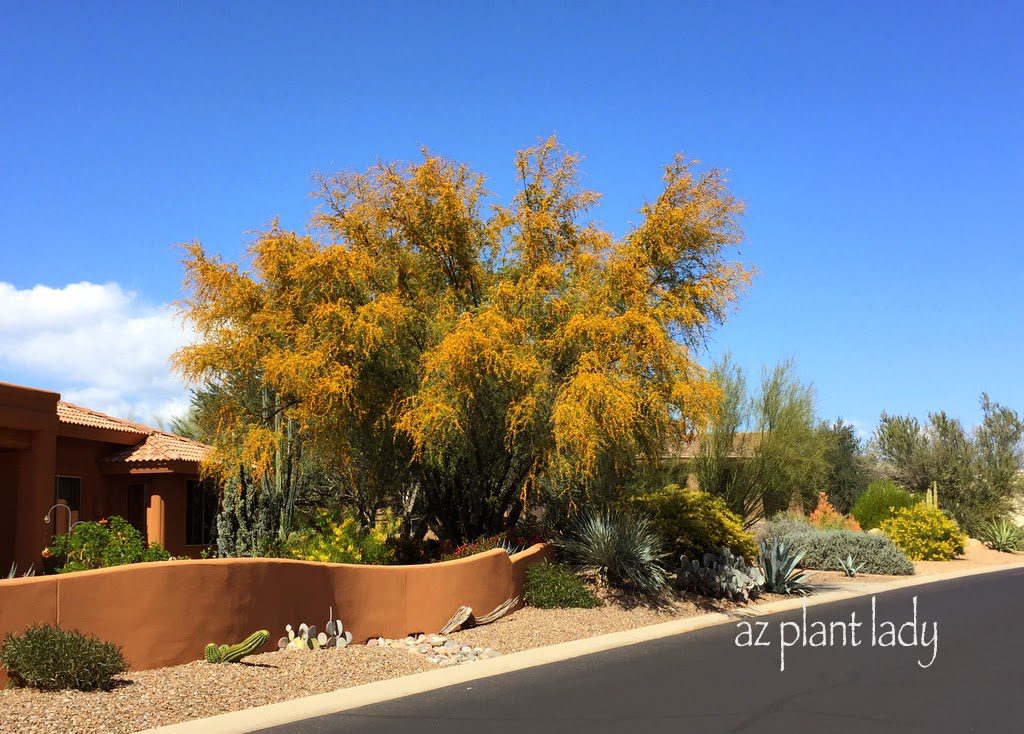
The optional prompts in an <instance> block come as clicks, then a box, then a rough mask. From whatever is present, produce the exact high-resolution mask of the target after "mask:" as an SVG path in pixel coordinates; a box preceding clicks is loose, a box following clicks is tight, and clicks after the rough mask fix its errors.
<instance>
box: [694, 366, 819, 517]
mask: <svg viewBox="0 0 1024 734" xmlns="http://www.w3.org/2000/svg"><path fill="white" fill-rule="evenodd" d="M712 375H713V377H714V378H715V380H716V381H717V383H718V384H719V386H720V388H721V390H722V398H721V401H720V402H719V406H718V411H717V413H716V416H715V419H714V420H713V421H712V422H711V424H710V427H709V428H708V429H707V430H706V431H705V432H703V433H702V434H701V436H700V452H699V455H698V457H697V459H696V460H695V461H694V462H693V467H694V470H695V473H696V475H697V480H698V482H699V484H700V487H701V488H702V489H704V490H706V491H709V492H712V493H714V494H718V495H720V496H721V497H723V498H724V499H725V500H726V503H727V504H728V505H729V507H730V509H732V510H733V511H734V512H736V513H738V514H740V515H741V516H742V517H744V518H745V522H746V523H747V525H752V524H753V523H754V522H756V521H757V520H758V519H760V518H761V517H764V516H765V515H766V514H767V515H771V514H774V513H776V512H778V511H780V510H784V509H786V508H787V507H789V505H790V504H791V502H792V501H793V500H794V499H797V498H799V499H800V500H802V501H803V502H804V503H805V504H807V503H810V504H811V506H813V504H814V501H815V498H816V496H817V493H818V491H820V490H821V489H822V488H823V487H824V483H825V481H826V477H827V474H828V470H829V465H828V463H827V459H826V452H827V450H828V447H829V443H830V442H829V440H828V438H827V436H826V434H825V433H824V432H823V431H821V430H820V428H819V425H818V419H817V418H816V415H815V395H814V388H813V387H812V386H811V385H808V384H804V383H802V382H801V381H800V380H799V379H798V378H797V377H796V375H795V373H794V369H793V363H792V361H790V360H787V361H785V362H781V363H779V364H777V365H776V366H775V367H773V368H772V369H770V370H769V369H766V370H764V371H763V373H762V376H761V382H760V385H759V388H758V390H757V391H756V392H751V391H749V390H748V388H747V381H746V375H745V374H744V371H743V369H742V368H740V367H739V366H737V365H735V364H733V363H732V361H731V358H730V357H729V356H728V355H727V356H726V357H725V358H723V359H722V361H720V362H719V363H717V364H716V365H715V366H714V368H713V370H712Z"/></svg>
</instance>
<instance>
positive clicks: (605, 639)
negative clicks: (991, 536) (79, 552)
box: [141, 560, 1024, 734]
mask: <svg viewBox="0 0 1024 734" xmlns="http://www.w3.org/2000/svg"><path fill="white" fill-rule="evenodd" d="M1020 568H1024V560H1022V561H1017V562H1015V563H1008V564H1006V565H1000V566H989V567H985V568H974V569H969V570H964V571H952V572H949V573H941V574H929V575H924V576H908V577H907V578H905V579H898V580H894V581H881V582H868V583H850V584H848V585H846V584H844V587H845V588H842V589H833V590H830V591H826V592H823V593H820V594H814V595H813V596H809V597H794V598H792V599H782V600H779V601H773V602H766V603H764V604H757V605H754V606H750V607H744V608H742V609H740V610H737V611H735V612H729V613H722V612H715V613H711V614H703V615H701V616H698V617H688V618H686V619H676V620H671V621H669V622H661V623H659V624H654V625H649V626H646V627H637V628H636V629H631V630H624V631H622V632H612V633H610V634H606V635H599V636H597V637H588V638H585V639H582V640H573V641H571V642H560V643H558V644H555V645H548V646H546V647H538V648H534V649H532V650H523V651H522V652H516V653H510V654H508V655H503V656H501V657H498V658H491V659H489V660H480V661H478V662H474V663H472V664H468V665H458V666H454V667H451V668H439V669H437V670H429V671H426V672H423V673H416V674H413V675H408V676H403V677H401V678H389V679H387V680H381V681H376V682H374V683H366V684H364V685H361V686H353V687H351V688H342V689H339V690H337V691H331V692H329V693H319V694H316V695H313V696H305V697H303V698H296V699H292V700H290V701H281V702H279V703H272V704H268V705H266V706H257V707H254V708H249V709H242V710H240V711H231V712H228V713H225V714H219V715H217V716H211V717H208V718H204V719H193V720H191V721H183V722H181V723H178V724H169V725H167V726H161V727H157V728H155V729H147V730H145V731H144V732H141V734H200V733H201V732H214V731H215V732H218V734H243V733H246V732H253V731H258V730H260V729H267V728H270V727H273V726H280V725H282V724H290V723H292V722H295V721H301V720H303V719H309V718H314V717H317V716H326V715H328V714H334V713H338V712H341V711H348V710H351V709H355V708H360V707H362V706H368V705H371V704H376V703H383V702H384V701H390V700H392V699H396V698H402V697H405V696H410V695H413V694H417V693H425V692H428V691H433V690H437V689H438V688H445V687H447V686H452V685H458V684H460V683H468V682H470V681H474V680H480V679H482V678H490V677H492V676H495V675H501V674H503V673H511V672H514V671H517V670H525V669H527V668H533V667H537V666H540V665H548V664H550V663H556V662H560V661H563V660H570V659H572V658H576V657H582V656H584V655H592V654H594V653H598V652H603V651H605V650H612V649H615V648H618V647H625V646H627V645H635V644H638V643H641V642H650V641H652V640H658V639H661V638H664V637H671V636H673V635H679V634H684V633H686V632H693V631H695V630H699V629H704V628H707V627H715V626H718V625H722V624H728V623H730V622H736V621H737V620H741V619H747V618H751V617H763V616H767V615H770V614H777V613H779V612H786V611H792V610H794V609H799V608H801V607H802V606H803V604H804V602H805V601H806V603H807V606H808V607H812V606H819V605H822V604H831V603H833V602H837V601H844V600H847V599H856V598H858V597H864V596H871V595H873V594H881V593H885V592H888V591H896V590H899V589H906V588H908V587H914V586H926V585H928V584H934V583H939V582H943V581H950V580H954V579H960V578H966V577H970V576H980V575H984V574H989V573H997V572H999V571H1010V570H1013V569H1020Z"/></svg>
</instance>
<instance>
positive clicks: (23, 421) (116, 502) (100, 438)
mask: <svg viewBox="0 0 1024 734" xmlns="http://www.w3.org/2000/svg"><path fill="white" fill-rule="evenodd" d="M208 451H209V447H208V446H206V445H205V444H202V443H199V442H198V441H192V440H190V439H187V438H183V437H181V436H176V435H173V434H170V433H166V432H164V431H160V430H157V429H156V428H152V427H150V426H145V425H142V424H140V423H134V422H132V421H128V420H123V419H121V418H115V417H113V416H109V415H105V414H103V413H99V412H97V411H95V410H90V409H88V408H83V407H81V406H78V405H73V404H71V403H67V402H64V401H63V400H61V399H60V395H59V394H57V393H55V392H49V391H46V390H37V389H34V388H29V387H22V386H19V385H11V384H7V383H0V502H2V505H0V570H3V571H6V570H7V568H8V567H9V566H10V564H11V563H12V562H16V563H17V564H18V566H19V567H20V568H22V569H24V568H27V567H28V566H29V565H32V564H34V565H35V566H36V568H38V567H39V564H40V560H41V558H40V553H41V551H42V550H43V548H45V547H46V546H47V545H49V543H50V540H51V537H52V535H53V534H54V533H55V532H66V531H67V528H68V526H69V524H71V523H74V522H77V521H79V520H98V519H99V518H102V517H107V516H110V515H121V516H122V517H124V518H125V519H127V520H128V521H129V522H130V523H132V525H134V526H135V527H136V528H138V529H139V530H140V531H141V532H142V533H143V535H144V536H145V537H146V538H147V539H148V540H149V541H150V542H154V541H155V542H158V543H160V544H162V545H163V546H164V547H165V548H167V550H168V551H170V552H171V553H172V554H174V555H186V556H198V555H199V554H200V553H201V552H202V550H203V549H204V548H206V547H207V546H208V545H210V544H211V543H212V542H213V541H214V533H215V529H216V525H215V523H216V514H217V493H216V490H215V488H214V487H212V486H211V485H210V484H209V483H206V482H203V481H201V479H200V464H201V462H202V460H203V458H204V457H205V456H206V454H207V452H208ZM54 505H65V506H66V509H65V507H54ZM47 520H48V522H47Z"/></svg>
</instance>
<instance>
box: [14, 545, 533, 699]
mask: <svg viewBox="0 0 1024 734" xmlns="http://www.w3.org/2000/svg"><path fill="white" fill-rule="evenodd" d="M551 554H552V551H551V548H550V547H549V546H547V545H544V544H538V545H535V546H533V547H531V548H529V549H527V550H525V551H523V552H521V553H517V554H515V555H514V556H512V557H509V556H508V555H507V554H506V553H505V552H504V551H503V550H500V549H498V550H493V551H488V552H487V553H481V554H479V555H475V556H473V557H471V558H464V559H460V560H456V561H446V562H443V563H431V564H423V565H416V566H368V565H350V564H334V563H312V562H308V561H291V560H284V559H266V558H225V559H211V560H188V561H164V562H158V563H140V564H134V565H129V566H118V567H116V568H105V569H99V570H96V571H82V572H78V573H71V574H66V575H57V576H46V577H42V578H28V579H14V580H10V581H0V638H2V637H3V636H4V635H6V634H7V633H8V632H14V633H20V632H22V631H24V629H25V627H27V626H28V625H30V624H32V623H35V622H48V623H50V624H58V625H60V626H61V627H62V628H64V629H77V630H80V631H82V632H85V633H89V634H94V635H96V636H98V637H100V638H101V639H104V640H109V641H111V642H115V643H117V644H118V645H120V646H121V648H122V650H123V651H124V655H125V659H126V660H127V661H128V665H129V667H130V668H132V669H134V670H145V669H148V668H158V667H163V666H167V665H177V664H180V663H186V662H189V661H191V660H198V659H200V658H202V653H203V647H204V646H205V645H206V643H207V642H217V643H224V642H229V643H230V642H237V641H239V640H241V639H243V638H244V637H245V636H246V635H248V634H249V633H251V632H253V631H255V630H257V629H267V630H270V640H269V641H268V643H267V646H266V648H265V650H273V649H276V647H277V640H278V639H279V638H280V637H281V636H282V635H283V634H284V627H285V625H286V624H292V625H293V626H296V627H297V626H298V624H299V623H300V622H306V623H307V624H316V625H317V627H320V628H321V629H322V628H323V625H324V623H325V622H326V621H327V612H328V608H329V607H331V606H333V607H334V614H335V617H337V618H340V619H341V621H342V623H343V624H344V625H345V628H346V629H348V630H351V632H352V634H353V636H354V638H355V641H356V642H364V641H365V640H367V639H368V638H370V637H376V636H383V637H404V636H405V635H407V634H411V633H418V632H436V631H437V630H438V629H440V627H441V625H443V624H444V623H445V622H446V621H448V618H449V617H450V616H451V614H452V612H454V611H455V609H456V608H458V607H459V606H460V605H463V604H465V605H468V606H471V607H472V608H473V609H474V610H475V611H478V612H480V613H487V612H489V611H491V610H492V609H493V608H494V607H496V606H497V605H498V604H500V603H502V602H503V601H505V600H506V599H508V598H509V597H512V596H516V595H520V596H521V595H522V590H523V586H522V584H523V575H524V573H525V570H526V567H527V566H529V565H530V564H532V563H536V562H538V561H540V560H544V559H545V558H549V557H550V556H551ZM4 682H6V676H4V675H3V671H2V670H0V685H2V684H3V683H4Z"/></svg>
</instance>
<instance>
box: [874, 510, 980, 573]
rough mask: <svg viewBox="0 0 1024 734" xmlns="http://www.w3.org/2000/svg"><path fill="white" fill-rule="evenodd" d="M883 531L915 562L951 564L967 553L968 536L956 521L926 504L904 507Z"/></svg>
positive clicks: (890, 519) (883, 524) (884, 525)
mask: <svg viewBox="0 0 1024 734" xmlns="http://www.w3.org/2000/svg"><path fill="white" fill-rule="evenodd" d="M880 527H881V529H882V532H884V533H885V534H886V535H888V536H889V537H890V538H891V539H892V542H893V543H895V544H896V547H897V548H899V549H900V550H901V551H903V552H904V553H906V554H907V557H908V558H910V559H911V560H914V561H949V560H952V559H953V558H954V557H955V556H959V555H962V554H963V552H964V534H963V532H961V530H960V526H959V525H957V524H956V521H955V520H952V519H950V518H949V517H947V516H946V515H945V514H944V513H943V512H942V511H941V510H939V509H937V508H935V507H929V506H928V505H925V504H920V505H914V506H913V507H904V508H903V509H902V510H899V511H898V512H897V513H896V514H895V515H894V516H893V517H891V518H889V519H888V520H885V521H883V522H882V524H881V525H880Z"/></svg>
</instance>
